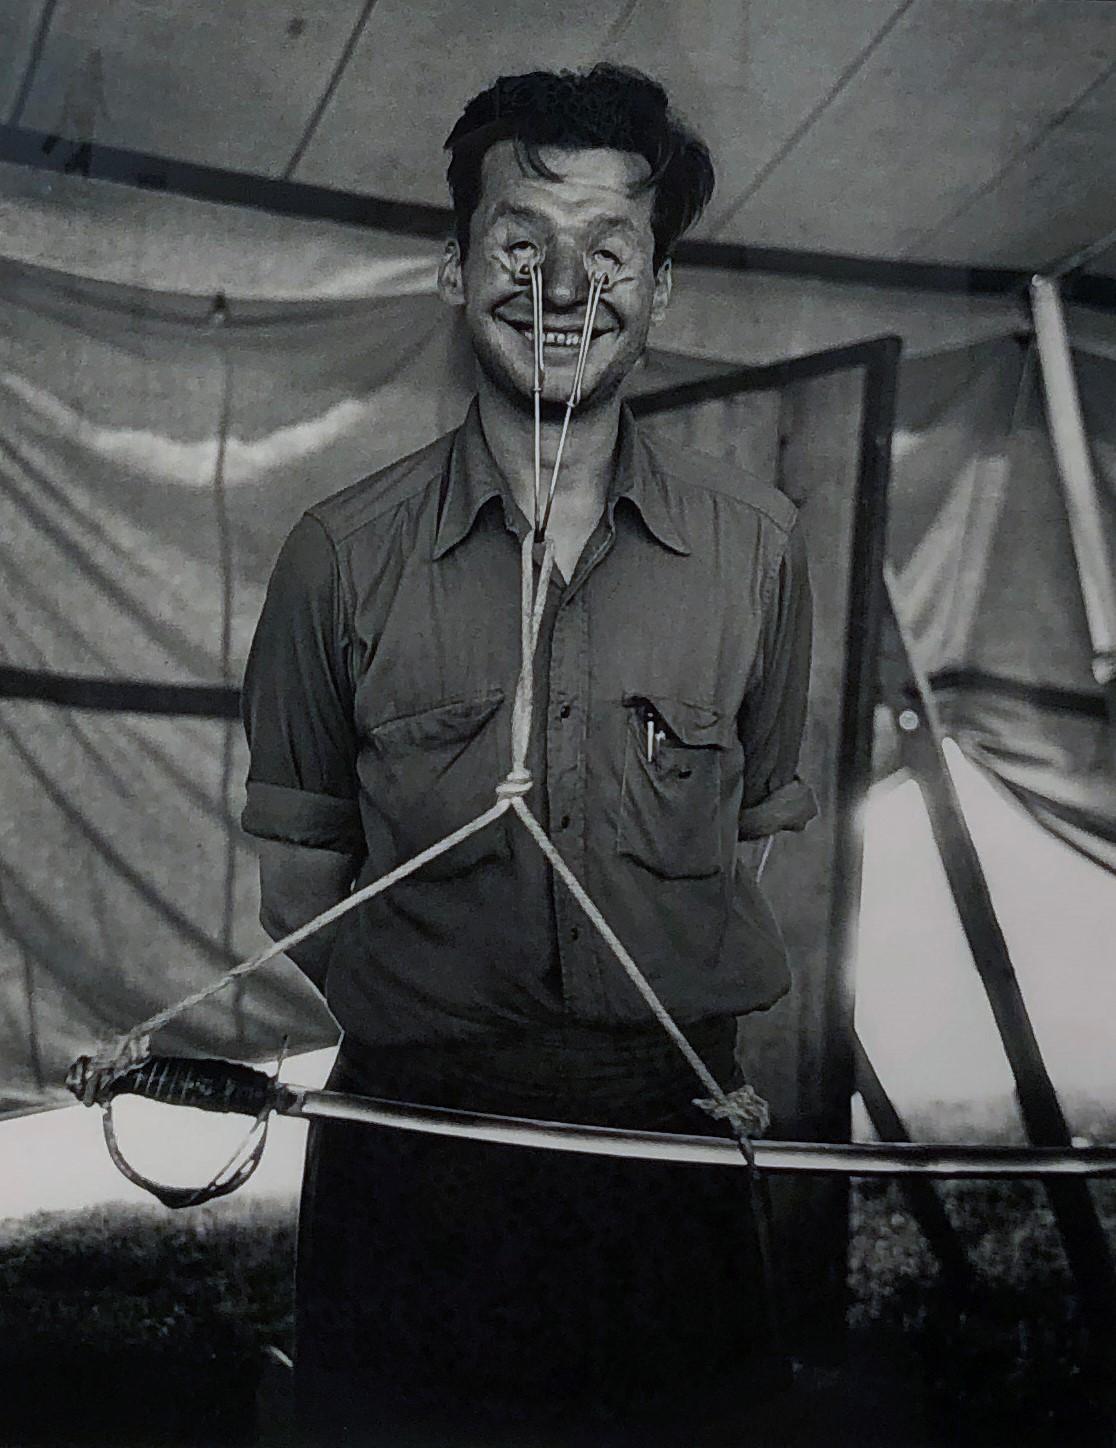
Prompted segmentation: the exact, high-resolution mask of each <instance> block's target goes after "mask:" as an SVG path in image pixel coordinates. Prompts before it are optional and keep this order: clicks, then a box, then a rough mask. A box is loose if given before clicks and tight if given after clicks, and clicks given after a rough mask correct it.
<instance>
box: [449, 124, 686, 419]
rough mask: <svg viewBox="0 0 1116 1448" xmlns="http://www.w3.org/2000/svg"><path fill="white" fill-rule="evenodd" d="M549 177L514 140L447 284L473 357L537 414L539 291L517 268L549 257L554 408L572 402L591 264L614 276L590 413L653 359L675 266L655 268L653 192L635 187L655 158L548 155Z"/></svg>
mask: <svg viewBox="0 0 1116 1448" xmlns="http://www.w3.org/2000/svg"><path fill="white" fill-rule="evenodd" d="M539 156H540V159H541V160H542V162H543V164H544V165H545V166H547V168H548V169H549V170H551V171H553V172H554V173H555V174H556V175H558V176H559V177H560V178H561V179H560V180H558V181H549V180H546V179H545V178H543V177H540V176H536V175H535V174H534V173H533V172H531V171H529V170H528V171H525V169H524V168H523V167H522V166H521V165H520V162H519V158H518V156H517V154H516V150H515V147H514V145H513V144H512V142H510V141H502V142H500V143H498V144H497V145H495V146H493V147H491V149H490V150H489V151H488V152H487V153H486V155H485V157H484V163H483V169H482V172H481V179H482V190H481V197H480V202H479V204H478V206H477V209H476V211H475V212H474V213H473V218H472V223H471V226H470V231H469V251H468V255H467V256H466V258H465V260H464V262H459V260H458V259H457V258H456V248H454V247H453V246H452V244H451V247H450V248H449V250H448V252H447V258H446V261H445V262H444V263H443V270H442V278H441V288H442V295H443V296H445V297H446V298H447V300H451V301H457V302H459V303H460V302H463V303H464V306H465V315H466V318H467V321H468V326H469V330H470V333H471V335H472V342H473V349H474V351H475V353H476V356H477V361H478V362H479V364H480V366H481V368H482V370H483V371H484V373H485V375H486V376H487V377H488V379H489V381H490V382H491V383H492V384H493V385H494V386H496V387H497V388H499V390H500V391H501V392H502V393H504V395H505V396H507V397H509V398H511V399H512V400H514V401H515V402H516V403H517V404H519V405H520V406H524V407H529V406H530V405H531V400H532V387H533V382H534V352H533V346H532V339H531V289H530V287H529V286H528V285H524V284H523V283H522V282H521V281H518V282H517V280H516V279H515V275H514V268H515V265H516V263H517V262H520V261H525V260H526V259H527V258H528V257H529V256H530V255H531V254H532V250H531V249H532V248H533V249H534V251H535V254H541V255H542V257H543V260H542V278H543V333H544V337H545V346H544V351H543V360H544V365H545V375H544V386H543V394H542V395H543V400H544V405H546V410H547V411H548V412H550V413H553V412H554V411H555V410H558V409H560V408H561V406H562V405H563V404H564V403H565V401H566V399H567V398H568V396H569V394H570V389H571V387H572V384H573V379H574V372H575V369H576V365H577V356H578V343H579V342H580V339H581V331H582V325H583V322H584V319H585V309H586V302H587V299H588V294H589V274H588V270H587V268H592V267H594V266H599V267H604V268H607V270H608V271H609V273H610V274H611V275H612V276H614V278H615V280H614V281H613V283H612V285H611V286H610V287H609V288H608V290H606V291H605V292H604V293H603V294H602V296H601V299H600V303H599V305H598V308H597V313H596V320H595V322H594V325H593V330H592V341H591V342H590V345H589V354H588V358H587V360H586V368H585V378H584V383H583V386H582V399H583V400H582V407H583V408H584V407H592V406H594V405H599V404H600V403H602V402H604V401H607V400H608V399H609V398H611V397H612V396H614V395H615V393H616V390H617V388H618V387H619V386H620V384H621V382H622V381H623V380H624V378H625V377H626V376H627V374H628V373H629V372H630V371H631V369H632V367H633V366H634V364H635V362H636V361H637V359H638V358H639V356H640V354H641V353H642V352H643V349H644V346H645V345H646V342H647V333H648V329H649V327H650V325H651V322H652V321H657V320H658V318H659V317H660V316H661V315H662V313H663V311H664V310H665V308H666V303H667V299H668V297H669V295H670V268H669V265H664V266H663V267H661V268H660V270H659V273H658V276H656V274H655V270H654V265H653V256H654V237H653V235H652V231H651V209H652V205H653V200H654V196H653V192H652V191H651V190H642V191H640V190H636V186H637V185H638V183H639V182H640V181H641V180H642V179H643V178H644V177H645V176H646V175H647V174H648V167H647V162H646V161H645V160H644V159H643V158H642V157H641V156H637V155H634V154H632V153H630V152H627V151H611V150H582V151H565V150H558V149H556V148H551V147H544V148H541V149H540V152H539Z"/></svg>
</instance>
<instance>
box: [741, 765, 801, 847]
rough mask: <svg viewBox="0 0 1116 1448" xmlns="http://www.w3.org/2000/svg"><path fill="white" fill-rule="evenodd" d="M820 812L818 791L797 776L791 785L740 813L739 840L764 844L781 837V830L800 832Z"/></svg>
mask: <svg viewBox="0 0 1116 1448" xmlns="http://www.w3.org/2000/svg"><path fill="white" fill-rule="evenodd" d="M817 812H818V804H817V800H815V798H814V791H813V790H812V789H811V788H810V786H809V785H808V784H805V783H804V782H803V781H802V780H801V779H799V778H798V777H797V775H796V776H795V778H794V779H792V780H791V781H790V783H789V784H784V785H781V786H780V787H779V788H778V789H777V790H775V791H774V792H773V793H771V794H769V795H768V796H767V798H766V799H761V800H760V802H759V803H758V804H751V805H748V806H747V807H746V808H744V809H742V810H741V811H740V823H739V825H738V826H737V831H736V834H737V838H738V839H741V840H762V839H766V838H767V836H768V835H774V834H778V832H779V831H780V830H800V829H803V828H804V827H805V826H806V825H807V824H809V822H810V821H811V820H812V819H813V818H814V816H815V815H816V814H817Z"/></svg>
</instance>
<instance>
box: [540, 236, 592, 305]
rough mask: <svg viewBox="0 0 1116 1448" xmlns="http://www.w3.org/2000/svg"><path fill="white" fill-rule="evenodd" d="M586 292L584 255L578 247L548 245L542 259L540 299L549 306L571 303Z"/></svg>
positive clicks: (574, 303)
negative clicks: (541, 290)
mask: <svg viewBox="0 0 1116 1448" xmlns="http://www.w3.org/2000/svg"><path fill="white" fill-rule="evenodd" d="M588 295H589V278H588V275H587V274H586V271H585V258H584V256H583V255H582V253H581V250H580V248H579V247H576V246H572V245H563V244H561V243H559V244H558V245H552V246H549V247H548V248H547V252H546V258H545V260H544V262H543V299H544V301H545V302H547V303H549V304H550V305H551V306H553V307H573V306H576V305H577V304H578V303H579V302H582V303H583V302H584V301H585V299H586V298H587V296H588Z"/></svg>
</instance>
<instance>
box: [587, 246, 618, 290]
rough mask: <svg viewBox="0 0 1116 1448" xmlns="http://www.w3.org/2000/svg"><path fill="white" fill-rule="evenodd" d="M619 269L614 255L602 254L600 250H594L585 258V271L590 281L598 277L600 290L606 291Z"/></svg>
mask: <svg viewBox="0 0 1116 1448" xmlns="http://www.w3.org/2000/svg"><path fill="white" fill-rule="evenodd" d="M619 270H620V263H619V261H618V260H617V259H616V258H615V257H610V256H602V255H601V253H600V252H594V253H593V254H592V255H590V256H587V257H586V258H585V271H586V273H587V275H588V277H589V281H590V283H593V282H594V281H596V280H597V278H598V277H599V278H600V282H601V291H602V292H607V291H608V289H609V287H611V286H612V284H613V282H614V281H615V280H616V275H617V273H618V272H619Z"/></svg>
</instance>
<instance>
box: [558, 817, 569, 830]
mask: <svg viewBox="0 0 1116 1448" xmlns="http://www.w3.org/2000/svg"><path fill="white" fill-rule="evenodd" d="M569 827H570V817H569V815H563V816H562V818H561V819H560V820H559V821H558V828H559V829H560V830H568V829H569Z"/></svg>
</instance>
